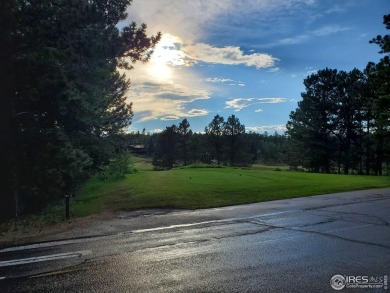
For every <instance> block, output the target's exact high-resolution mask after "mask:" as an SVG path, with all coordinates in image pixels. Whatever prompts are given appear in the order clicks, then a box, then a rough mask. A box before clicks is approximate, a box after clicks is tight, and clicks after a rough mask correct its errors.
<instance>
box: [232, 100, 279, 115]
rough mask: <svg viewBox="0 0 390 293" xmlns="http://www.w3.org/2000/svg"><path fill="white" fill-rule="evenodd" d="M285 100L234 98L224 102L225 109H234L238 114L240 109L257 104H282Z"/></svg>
mask: <svg viewBox="0 0 390 293" xmlns="http://www.w3.org/2000/svg"><path fill="white" fill-rule="evenodd" d="M285 101H286V99H285V98H236V99H232V100H229V101H226V102H225V104H226V107H225V108H227V109H230V108H231V109H234V111H235V112H239V111H241V110H242V109H244V108H246V107H249V106H252V105H258V104H277V103H284V102H285Z"/></svg>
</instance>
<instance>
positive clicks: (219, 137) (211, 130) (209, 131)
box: [205, 115, 225, 165]
mask: <svg viewBox="0 0 390 293" xmlns="http://www.w3.org/2000/svg"><path fill="white" fill-rule="evenodd" d="M224 124H225V121H224V118H223V117H221V116H219V115H215V116H214V118H213V120H212V121H211V122H210V124H209V125H208V126H206V128H205V133H206V136H207V139H208V141H209V144H210V145H211V146H212V149H213V153H214V155H215V158H216V159H217V163H218V165H219V164H220V162H221V155H222V149H223V134H224Z"/></svg>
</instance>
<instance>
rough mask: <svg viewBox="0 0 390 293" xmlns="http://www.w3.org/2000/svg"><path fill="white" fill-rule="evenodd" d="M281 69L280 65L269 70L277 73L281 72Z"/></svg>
mask: <svg viewBox="0 0 390 293" xmlns="http://www.w3.org/2000/svg"><path fill="white" fill-rule="evenodd" d="M279 70H280V68H279V67H273V68H270V69H268V70H267V71H268V72H272V73H276V72H279Z"/></svg>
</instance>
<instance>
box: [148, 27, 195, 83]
mask: <svg viewBox="0 0 390 293" xmlns="http://www.w3.org/2000/svg"><path fill="white" fill-rule="evenodd" d="M181 48H182V41H181V39H180V38H178V37H175V36H172V35H170V34H164V35H163V36H162V37H161V40H160V42H159V43H158V44H157V45H156V47H155V49H154V52H153V55H152V57H151V59H150V65H149V70H148V72H149V74H150V75H151V76H152V77H153V78H154V79H156V80H158V81H170V80H171V78H172V75H173V68H172V67H174V66H183V65H187V64H186V55H185V53H184V52H183V51H182V50H181Z"/></svg>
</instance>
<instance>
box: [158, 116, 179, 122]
mask: <svg viewBox="0 0 390 293" xmlns="http://www.w3.org/2000/svg"><path fill="white" fill-rule="evenodd" d="M178 119H180V117H179V116H175V115H171V116H169V115H168V116H164V117H161V118H160V120H162V121H170V120H178Z"/></svg>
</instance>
